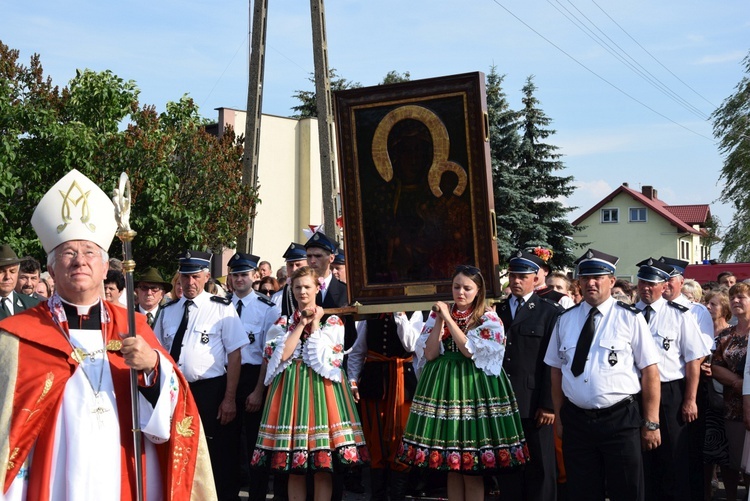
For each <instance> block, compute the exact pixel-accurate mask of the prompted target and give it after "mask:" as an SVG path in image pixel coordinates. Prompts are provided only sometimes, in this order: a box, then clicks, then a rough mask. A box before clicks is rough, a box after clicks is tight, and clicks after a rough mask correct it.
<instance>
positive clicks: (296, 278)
mask: <svg viewBox="0 0 750 501" xmlns="http://www.w3.org/2000/svg"><path fill="white" fill-rule="evenodd" d="M291 286H292V291H293V293H294V297H295V299H296V300H297V305H298V307H297V310H296V311H295V312H294V314H293V315H292V316H291V317H289V318H287V317H284V316H282V317H281V318H279V320H278V321H277V322H276V324H275V325H274V326H273V327H271V329H269V331H268V333H267V340H266V350H265V356H266V358H267V360H268V369H267V372H266V380H265V383H266V385H270V386H271V388H270V391H269V392H268V397H267V398H266V405H265V409H264V410H263V418H262V422H261V426H260V432H259V433H258V442H257V444H256V448H255V452H254V453H253V457H252V459H251V462H250V464H251V466H254V467H260V468H268V469H270V470H271V472H288V473H290V475H289V499H290V500H292V501H302V500H304V499H305V497H306V493H307V485H306V482H305V476H306V474H307V473H308V472H311V473H313V474H314V488H315V500H316V501H322V500H329V499H331V495H332V488H333V487H332V478H331V473H333V472H334V471H338V470H339V469H344V468H350V467H352V466H357V465H362V464H364V463H366V462H367V461H368V459H369V458H368V453H367V448H366V447H365V440H364V436H363V434H362V427H361V425H360V422H359V416H358V414H357V410H356V408H355V404H354V398H353V397H352V393H351V391H350V390H349V386H348V385H347V384H344V382H345V375H344V371H343V370H342V368H341V367H342V364H343V358H344V348H343V345H344V324H343V322H342V321H341V320H340V319H339V318H338V317H336V316H330V317H328V319H327V320H325V321H323V322H321V320H322V318H323V309H322V308H321V307H319V306H316V305H315V296H316V295H317V294H318V291H319V289H320V286H319V285H318V274H317V273H316V272H315V270H313V269H312V268H310V267H309V266H305V267H303V268H300V269H299V270H297V271H295V272H294V273H293V274H292V278H291Z"/></svg>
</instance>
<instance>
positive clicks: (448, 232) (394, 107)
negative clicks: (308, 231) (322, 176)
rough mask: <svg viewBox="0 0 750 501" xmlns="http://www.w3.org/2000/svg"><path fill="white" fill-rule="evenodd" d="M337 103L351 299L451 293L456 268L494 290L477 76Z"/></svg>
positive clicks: (396, 87)
mask: <svg viewBox="0 0 750 501" xmlns="http://www.w3.org/2000/svg"><path fill="white" fill-rule="evenodd" d="M335 102H336V125H337V141H338V153H339V172H340V176H341V184H340V186H341V195H342V206H343V212H344V218H343V219H344V241H345V248H346V267H347V286H348V289H349V298H350V300H351V301H352V302H359V303H361V304H363V305H373V304H381V305H382V304H387V303H391V304H394V303H415V302H425V301H434V300H436V299H450V298H451V275H452V273H453V270H454V269H455V266H456V265H459V264H469V265H474V266H477V267H478V268H479V269H480V270H482V273H483V276H484V278H485V282H486V284H487V297H497V296H499V295H500V285H499V279H498V254H497V242H496V235H497V231H496V227H495V220H494V217H495V214H494V197H493V189H492V172H491V167H490V165H491V164H490V147H489V139H488V130H487V129H488V123H487V105H486V99H485V83H484V74H482V73H479V72H477V73H467V74H462V75H454V76H447V77H440V78H432V79H426V80H418V81H412V82H405V83H398V84H393V85H382V86H376V87H368V88H359V89H351V90H346V91H341V92H337V93H335ZM427 159H431V160H432V162H431V163H430V160H427ZM441 191H442V194H440V193H441ZM453 256H458V257H456V258H454V257H453ZM368 266H369V268H368Z"/></svg>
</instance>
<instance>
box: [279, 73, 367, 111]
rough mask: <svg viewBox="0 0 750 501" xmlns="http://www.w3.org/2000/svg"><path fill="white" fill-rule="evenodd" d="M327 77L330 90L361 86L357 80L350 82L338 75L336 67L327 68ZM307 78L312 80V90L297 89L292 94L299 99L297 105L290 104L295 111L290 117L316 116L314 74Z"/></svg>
mask: <svg viewBox="0 0 750 501" xmlns="http://www.w3.org/2000/svg"><path fill="white" fill-rule="evenodd" d="M328 79H329V80H330V81H331V92H336V91H339V90H346V89H356V88H358V87H362V84H361V83H359V82H351V81H349V80H347V79H346V78H344V77H340V76H339V75H338V74H337V73H336V68H331V69H329V70H328ZM308 80H309V81H310V82H312V84H313V90H298V91H296V92H295V93H294V95H293V96H292V97H294V98H296V99H297V100H298V101H299V104H298V105H297V106H292V111H294V112H296V114H295V115H292V118H297V119H300V118H313V117H317V116H318V105H317V103H316V102H315V98H316V93H315V75H314V74H310V78H308Z"/></svg>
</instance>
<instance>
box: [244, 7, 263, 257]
mask: <svg viewBox="0 0 750 501" xmlns="http://www.w3.org/2000/svg"><path fill="white" fill-rule="evenodd" d="M267 13H268V0H255V2H254V7H253V12H252V32H251V45H250V76H249V79H248V84H247V119H246V122H245V148H244V156H243V158H242V184H243V185H246V186H252V188H253V189H254V190H257V188H258V156H259V153H260V118H261V114H262V108H263V71H264V67H265V58H266V16H267ZM254 226H255V209H254V210H253V212H252V213H250V214H248V223H247V231H246V232H245V233H244V234H243V235H242V236H241V237H240V238H239V240H238V242H237V250H238V251H240V252H247V253H252V251H253V233H254Z"/></svg>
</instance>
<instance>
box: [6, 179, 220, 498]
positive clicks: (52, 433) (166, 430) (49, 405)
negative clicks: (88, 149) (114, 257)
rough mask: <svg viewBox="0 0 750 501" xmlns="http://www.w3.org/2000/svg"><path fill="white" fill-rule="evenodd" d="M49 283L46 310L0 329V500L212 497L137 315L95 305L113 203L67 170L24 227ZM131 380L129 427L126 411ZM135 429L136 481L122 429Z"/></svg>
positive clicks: (179, 385) (164, 360) (179, 403)
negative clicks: (131, 327) (135, 402)
mask: <svg viewBox="0 0 750 501" xmlns="http://www.w3.org/2000/svg"><path fill="white" fill-rule="evenodd" d="M31 224H32V225H33V227H34V230H35V231H36V233H37V235H38V236H39V239H40V240H41V242H42V246H43V247H44V250H45V251H46V252H47V266H48V268H49V271H50V275H51V276H52V277H53V278H54V279H55V293H54V294H53V295H52V297H50V298H49V299H48V300H47V301H45V302H43V303H40V304H39V305H37V306H36V307H34V308H31V309H29V310H26V311H24V312H21V313H19V314H17V315H14V316H12V317H9V318H7V319H5V320H4V321H2V322H0V465H2V466H3V471H4V472H5V475H4V478H3V484H2V489H1V490H0V499H5V500H9V501H10V500H12V501H22V500H29V501H32V500H33V501H57V500H65V501H72V500H93V499H97V500H98V499H101V500H118V499H120V500H130V499H135V497H136V491H137V482H138V481H139V480H142V481H143V484H142V485H143V487H144V495H145V496H144V497H145V499H146V500H148V501H151V500H180V501H182V500H189V499H196V500H211V499H216V493H215V491H214V487H213V476H212V474H211V465H210V462H209V459H208V451H207V448H206V442H205V438H204V436H203V430H202V428H201V426H200V418H199V415H198V409H197V407H196V405H195V401H194V400H193V398H192V395H191V394H190V390H189V388H188V385H187V382H186V381H185V378H184V377H183V376H182V374H181V373H180V372H179V371H178V370H177V369H176V368H175V366H174V364H173V362H172V359H171V358H170V357H169V354H168V353H167V352H165V351H164V350H163V349H162V348H161V346H160V345H159V342H158V341H157V340H156V338H155V336H154V333H153V331H151V329H150V328H149V327H148V325H147V324H146V319H145V317H144V316H143V315H139V316H138V317H137V319H136V332H137V335H136V336H135V337H125V334H123V333H127V332H128V319H127V317H128V311H127V310H126V309H124V308H121V307H119V306H115V305H112V304H111V303H108V302H106V301H102V300H101V298H100V293H101V290H102V282H103V280H104V277H105V276H106V273H107V268H108V255H107V252H106V251H105V249H107V248H109V245H110V243H111V242H112V238H113V236H114V233H115V229H116V223H115V218H114V207H113V204H112V201H111V200H110V199H109V198H108V197H107V195H105V194H104V192H103V191H102V190H101V189H99V187H98V186H96V185H95V184H94V183H92V182H91V181H90V180H89V179H88V178H86V177H85V176H84V175H83V174H81V173H80V172H78V171H76V170H73V171H71V172H69V173H68V174H67V175H66V176H65V177H63V178H62V179H61V180H60V181H58V183H57V184H55V186H53V187H52V189H51V190H50V191H48V192H47V194H46V195H45V196H44V197H43V198H42V200H41V202H40V203H39V205H38V206H37V208H36V210H35V211H34V215H33V216H32V218H31ZM131 369H135V370H136V371H137V373H138V392H139V406H140V423H136V425H135V426H134V424H133V422H132V414H131V393H130V370H131ZM136 426H137V427H138V428H140V429H141V430H142V431H143V437H144V439H143V440H142V444H143V456H142V459H143V463H142V464H143V472H144V473H145V475H144V477H145V478H143V479H136V475H135V471H134V465H135V461H134V459H135V452H134V449H135V446H134V441H133V433H132V430H133V429H134V428H135V427H136Z"/></svg>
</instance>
